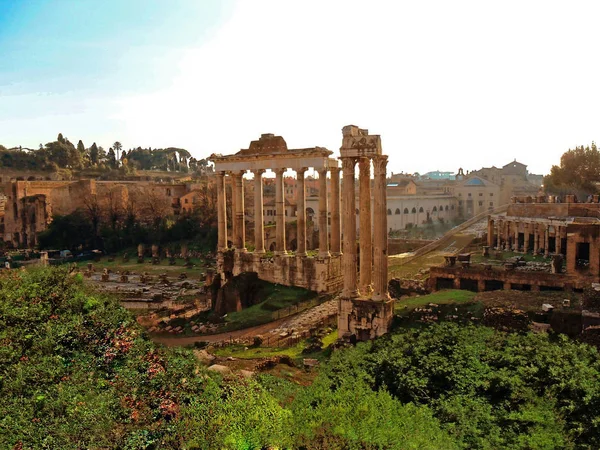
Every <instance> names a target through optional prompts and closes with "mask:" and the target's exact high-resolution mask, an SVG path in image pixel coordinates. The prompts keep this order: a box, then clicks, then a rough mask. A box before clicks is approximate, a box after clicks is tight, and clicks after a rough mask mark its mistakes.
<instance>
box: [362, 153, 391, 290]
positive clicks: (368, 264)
mask: <svg viewBox="0 0 600 450" xmlns="http://www.w3.org/2000/svg"><path fill="white" fill-rule="evenodd" d="M358 169H359V194H358V198H359V201H358V203H359V209H358V213H359V216H358V217H359V222H360V228H359V233H358V239H359V246H360V282H359V288H358V290H359V291H360V293H361V295H363V296H365V297H368V296H369V295H370V294H371V292H372V291H373V288H372V286H371V277H372V273H373V244H372V242H373V241H372V239H373V236H372V233H371V160H370V159H369V158H367V157H361V158H359V160H358ZM376 195H377V194H376ZM386 214H387V211H386ZM386 217H387V216H386Z"/></svg>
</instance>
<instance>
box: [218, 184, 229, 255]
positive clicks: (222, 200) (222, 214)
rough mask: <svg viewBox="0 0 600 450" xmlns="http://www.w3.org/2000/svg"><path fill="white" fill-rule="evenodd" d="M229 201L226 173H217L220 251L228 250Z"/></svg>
mask: <svg viewBox="0 0 600 450" xmlns="http://www.w3.org/2000/svg"><path fill="white" fill-rule="evenodd" d="M226 205H227V200H226V194H225V172H217V223H218V230H217V232H218V236H219V237H218V244H217V247H218V250H219V251H220V252H223V251H225V250H227V210H226Z"/></svg>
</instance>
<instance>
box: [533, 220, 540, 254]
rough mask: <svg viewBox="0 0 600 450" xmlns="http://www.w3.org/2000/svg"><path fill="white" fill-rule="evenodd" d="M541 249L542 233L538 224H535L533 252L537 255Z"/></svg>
mask: <svg viewBox="0 0 600 450" xmlns="http://www.w3.org/2000/svg"><path fill="white" fill-rule="evenodd" d="M539 250H540V234H539V231H538V224H537V223H534V224H533V254H534V255H537V254H538V252H539Z"/></svg>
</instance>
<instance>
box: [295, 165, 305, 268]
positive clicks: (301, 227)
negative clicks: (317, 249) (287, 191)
mask: <svg viewBox="0 0 600 450" xmlns="http://www.w3.org/2000/svg"><path fill="white" fill-rule="evenodd" d="M306 170H307V168H306V167H302V168H301V169H298V170H296V179H297V180H298V190H297V192H298V199H297V213H296V214H297V221H296V224H297V227H298V229H297V233H296V234H297V237H296V241H297V242H298V248H297V250H296V256H306V185H305V183H304V172H306Z"/></svg>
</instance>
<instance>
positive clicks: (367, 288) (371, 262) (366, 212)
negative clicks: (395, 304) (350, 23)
mask: <svg viewBox="0 0 600 450" xmlns="http://www.w3.org/2000/svg"><path fill="white" fill-rule="evenodd" d="M340 159H341V160H342V170H343V180H344V182H343V198H342V205H343V215H344V222H343V233H342V234H343V237H344V243H343V250H344V253H343V257H342V267H343V275H344V277H343V278H344V284H343V291H342V297H343V298H357V297H371V298H372V299H373V300H386V299H388V298H389V295H388V282H387V272H388V270H387V206H386V168H387V156H385V155H373V156H370V157H367V156H358V157H357V156H342V157H341V158H340ZM371 161H372V162H373V171H374V185H373V191H374V192H373V199H374V201H373V218H374V220H373V229H372V230H371V217H372V216H371V176H370V175H371ZM357 163H358V166H359V188H360V191H359V224H360V238H359V246H360V261H359V264H360V280H358V281H357V278H358V277H357V248H356V194H355V193H356V182H355V169H356V164H357ZM372 255H374V258H373V256H372ZM371 294H372V295H371Z"/></svg>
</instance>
